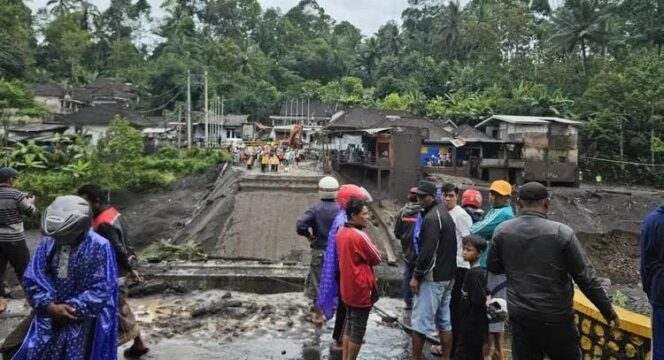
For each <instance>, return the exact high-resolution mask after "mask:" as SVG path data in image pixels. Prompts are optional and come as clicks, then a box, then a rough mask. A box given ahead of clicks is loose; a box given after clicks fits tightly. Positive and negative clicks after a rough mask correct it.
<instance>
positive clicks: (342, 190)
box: [337, 184, 371, 209]
mask: <svg viewBox="0 0 664 360" xmlns="http://www.w3.org/2000/svg"><path fill="white" fill-rule="evenodd" d="M350 199H359V200H362V201H371V195H369V192H367V191H366V190H365V189H364V188H362V187H359V186H357V185H353V184H346V185H341V186H340V187H339V191H338V192H337V204H339V206H340V207H341V208H342V209H345V208H346V204H348V202H349V201H350Z"/></svg>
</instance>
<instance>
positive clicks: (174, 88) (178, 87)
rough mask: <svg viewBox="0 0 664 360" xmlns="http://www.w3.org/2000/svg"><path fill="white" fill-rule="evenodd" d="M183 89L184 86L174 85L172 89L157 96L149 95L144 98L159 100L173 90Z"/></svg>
mask: <svg viewBox="0 0 664 360" xmlns="http://www.w3.org/2000/svg"><path fill="white" fill-rule="evenodd" d="M183 87H184V85H175V86H174V87H172V88H170V89H168V90H166V91H164V92H163V93H161V94H159V95H152V94H150V95H146V96H145V98H151V99H154V98H161V97H163V96H165V95H168V94H170V93H172V92H173V90H177V89H181V88H183Z"/></svg>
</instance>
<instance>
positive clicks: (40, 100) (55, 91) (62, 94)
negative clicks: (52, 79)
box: [32, 83, 84, 114]
mask: <svg viewBox="0 0 664 360" xmlns="http://www.w3.org/2000/svg"><path fill="white" fill-rule="evenodd" d="M32 93H33V94H34V99H35V103H36V104H37V105H39V106H41V107H43V108H44V109H46V111H48V112H49V113H50V114H69V113H73V112H76V111H78V110H80V109H81V108H82V107H83V106H84V103H83V102H82V101H79V100H75V99H72V98H71V94H70V93H71V89H69V88H68V87H67V86H65V85H61V84H53V83H41V84H35V85H34V86H33V87H32Z"/></svg>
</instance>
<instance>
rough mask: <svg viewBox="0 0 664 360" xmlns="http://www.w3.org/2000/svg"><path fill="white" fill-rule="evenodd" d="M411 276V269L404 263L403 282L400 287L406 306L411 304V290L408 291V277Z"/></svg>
mask: <svg viewBox="0 0 664 360" xmlns="http://www.w3.org/2000/svg"><path fill="white" fill-rule="evenodd" d="M412 277H413V269H411V268H410V266H408V264H404V266H403V284H402V286H401V289H402V290H403V301H404V302H405V303H406V306H407V307H412V306H413V292H412V291H410V279H411V278H412Z"/></svg>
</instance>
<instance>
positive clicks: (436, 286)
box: [410, 280, 454, 334]
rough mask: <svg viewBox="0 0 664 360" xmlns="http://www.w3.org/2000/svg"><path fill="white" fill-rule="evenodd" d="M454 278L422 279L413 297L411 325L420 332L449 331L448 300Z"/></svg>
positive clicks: (450, 322) (450, 296) (450, 324)
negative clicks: (447, 279) (443, 279)
mask: <svg viewBox="0 0 664 360" xmlns="http://www.w3.org/2000/svg"><path fill="white" fill-rule="evenodd" d="M453 287H454V280H450V281H430V280H424V281H422V282H421V283H420V287H419V289H418V291H417V294H415V297H414V298H413V314H412V316H411V321H410V323H411V326H412V327H413V330H415V331H417V332H418V333H420V334H429V333H430V332H432V331H451V330H452V319H451V314H450V300H451V298H452V288H453Z"/></svg>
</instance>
